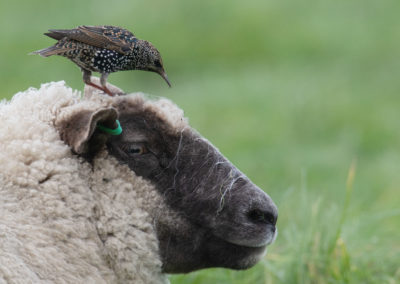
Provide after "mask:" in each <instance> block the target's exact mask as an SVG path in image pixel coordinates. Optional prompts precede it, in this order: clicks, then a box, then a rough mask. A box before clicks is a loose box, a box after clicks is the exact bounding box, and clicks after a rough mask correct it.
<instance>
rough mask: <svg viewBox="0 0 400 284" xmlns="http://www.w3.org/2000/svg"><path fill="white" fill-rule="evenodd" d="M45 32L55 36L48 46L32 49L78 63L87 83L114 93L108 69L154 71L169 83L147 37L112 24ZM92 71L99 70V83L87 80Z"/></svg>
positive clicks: (160, 60)
mask: <svg viewBox="0 0 400 284" xmlns="http://www.w3.org/2000/svg"><path fill="white" fill-rule="evenodd" d="M45 35H47V36H49V37H51V38H54V39H56V40H58V42H57V43H56V44H55V45H53V46H51V47H48V48H45V49H42V50H38V51H35V52H33V53H34V54H40V55H41V56H44V57H48V56H51V55H60V56H63V57H66V58H68V59H70V60H71V61H73V62H74V63H75V64H76V65H78V66H79V67H80V68H81V70H82V72H83V81H84V82H85V83H86V84H87V85H90V86H93V87H96V88H98V89H100V90H103V91H104V92H106V93H107V94H109V95H111V96H113V95H114V94H113V93H112V92H111V91H110V90H109V89H107V87H106V83H107V77H108V75H109V74H110V73H112V72H116V71H124V70H145V71H152V72H156V73H158V74H160V75H161V77H163V78H164V80H165V81H166V82H167V84H168V85H169V86H171V85H170V83H169V80H168V77H167V75H166V73H165V71H164V67H163V63H162V59H161V55H160V53H159V51H158V50H157V49H156V48H155V47H154V46H153V45H152V44H151V43H150V42H148V41H145V40H140V39H138V38H136V37H135V36H134V35H133V34H132V33H131V32H130V31H128V30H126V29H122V28H119V27H114V26H79V27H78V28H76V29H71V30H49V32H48V33H45ZM92 72H99V73H100V74H101V86H98V85H96V84H94V83H92V82H91V81H90V76H91V73H92Z"/></svg>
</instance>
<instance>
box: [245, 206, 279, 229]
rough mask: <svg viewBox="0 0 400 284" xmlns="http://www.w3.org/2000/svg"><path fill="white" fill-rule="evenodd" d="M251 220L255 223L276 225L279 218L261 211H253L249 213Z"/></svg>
mask: <svg viewBox="0 0 400 284" xmlns="http://www.w3.org/2000/svg"><path fill="white" fill-rule="evenodd" d="M248 217H249V219H250V220H251V221H252V222H254V223H264V224H271V225H274V226H275V224H276V219H277V217H276V216H275V215H274V214H273V213H271V212H265V211H262V210H259V209H253V210H251V211H250V212H249V213H248Z"/></svg>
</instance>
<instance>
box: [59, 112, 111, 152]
mask: <svg viewBox="0 0 400 284" xmlns="http://www.w3.org/2000/svg"><path fill="white" fill-rule="evenodd" d="M117 119H118V112H117V110H116V109H115V108H102V109H99V110H96V111H84V110H82V111H79V112H77V113H75V114H74V115H72V116H70V117H69V118H68V119H65V120H64V121H63V122H62V123H61V124H60V130H59V131H60V137H61V139H62V140H63V141H64V142H65V143H67V144H68V145H69V146H70V147H71V148H72V150H73V151H74V152H75V153H77V154H81V155H91V154H93V153H95V152H97V151H98V150H99V149H100V148H101V147H102V146H103V145H104V143H105V142H106V141H107V139H108V137H109V135H110V134H107V133H106V132H104V131H101V130H98V129H97V125H98V124H101V125H102V126H105V127H107V128H111V129H115V128H117V127H118V124H117Z"/></svg>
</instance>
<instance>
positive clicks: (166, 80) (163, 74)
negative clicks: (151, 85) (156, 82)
mask: <svg viewBox="0 0 400 284" xmlns="http://www.w3.org/2000/svg"><path fill="white" fill-rule="evenodd" d="M158 74H160V75H161V77H163V79H164V80H165V82H167V84H168V86H169V87H170V88H171V83H170V82H169V80H168V76H167V73H165V71H164V69H163V70H161V71H160V72H159V73H158Z"/></svg>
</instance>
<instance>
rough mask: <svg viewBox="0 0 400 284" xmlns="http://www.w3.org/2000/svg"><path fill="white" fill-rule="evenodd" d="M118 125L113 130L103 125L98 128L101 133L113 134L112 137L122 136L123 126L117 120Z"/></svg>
mask: <svg viewBox="0 0 400 284" xmlns="http://www.w3.org/2000/svg"><path fill="white" fill-rule="evenodd" d="M115 122H116V123H117V125H118V126H117V128H115V129H111V128H108V127H105V126H103V125H100V124H97V128H98V129H100V130H101V131H104V132H105V133H108V134H111V135H120V134H121V133H122V128H121V124H120V123H119V120H118V119H117V120H116V121H115Z"/></svg>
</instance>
